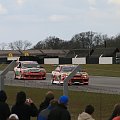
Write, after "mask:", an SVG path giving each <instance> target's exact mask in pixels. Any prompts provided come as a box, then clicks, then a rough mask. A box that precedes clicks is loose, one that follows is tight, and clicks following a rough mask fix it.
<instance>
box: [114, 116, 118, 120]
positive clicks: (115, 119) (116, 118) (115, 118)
mask: <svg viewBox="0 0 120 120" xmlns="http://www.w3.org/2000/svg"><path fill="white" fill-rule="evenodd" d="M112 120H120V116H117V117H114V118H113V119H112Z"/></svg>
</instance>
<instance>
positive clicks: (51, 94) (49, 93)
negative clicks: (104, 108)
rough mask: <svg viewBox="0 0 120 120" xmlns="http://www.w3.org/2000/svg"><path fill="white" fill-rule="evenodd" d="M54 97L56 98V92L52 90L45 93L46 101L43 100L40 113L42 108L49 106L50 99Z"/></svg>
mask: <svg viewBox="0 0 120 120" xmlns="http://www.w3.org/2000/svg"><path fill="white" fill-rule="evenodd" d="M53 99H54V93H53V92H52V91H48V92H47V93H46V95H45V99H44V101H43V102H41V103H40V105H39V110H38V111H39V113H40V112H41V111H42V110H44V109H46V108H47V107H48V106H49V104H50V101H51V100H53Z"/></svg>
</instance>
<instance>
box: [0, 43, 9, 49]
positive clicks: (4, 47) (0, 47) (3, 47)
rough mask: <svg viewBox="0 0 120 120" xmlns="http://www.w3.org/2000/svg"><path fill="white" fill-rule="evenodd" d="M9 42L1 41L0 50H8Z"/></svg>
mask: <svg viewBox="0 0 120 120" xmlns="http://www.w3.org/2000/svg"><path fill="white" fill-rule="evenodd" d="M6 47H7V44H6V43H4V42H3V43H0V50H6Z"/></svg>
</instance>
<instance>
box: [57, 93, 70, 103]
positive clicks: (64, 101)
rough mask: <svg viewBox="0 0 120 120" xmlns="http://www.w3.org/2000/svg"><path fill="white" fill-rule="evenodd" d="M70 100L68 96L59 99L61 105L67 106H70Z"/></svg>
mask: <svg viewBox="0 0 120 120" xmlns="http://www.w3.org/2000/svg"><path fill="white" fill-rule="evenodd" d="M68 100H69V98H68V96H65V95H63V96H60V98H59V104H64V105H67V104H68Z"/></svg>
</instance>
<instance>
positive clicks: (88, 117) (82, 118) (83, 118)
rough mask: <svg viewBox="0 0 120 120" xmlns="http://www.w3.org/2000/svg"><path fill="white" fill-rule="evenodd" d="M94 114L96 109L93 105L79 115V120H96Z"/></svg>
mask: <svg viewBox="0 0 120 120" xmlns="http://www.w3.org/2000/svg"><path fill="white" fill-rule="evenodd" d="M93 112H94V107H93V106H92V105H87V106H86V107H85V111H84V112H82V113H81V114H79V116H78V120H94V119H93V118H92V114H93Z"/></svg>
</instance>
